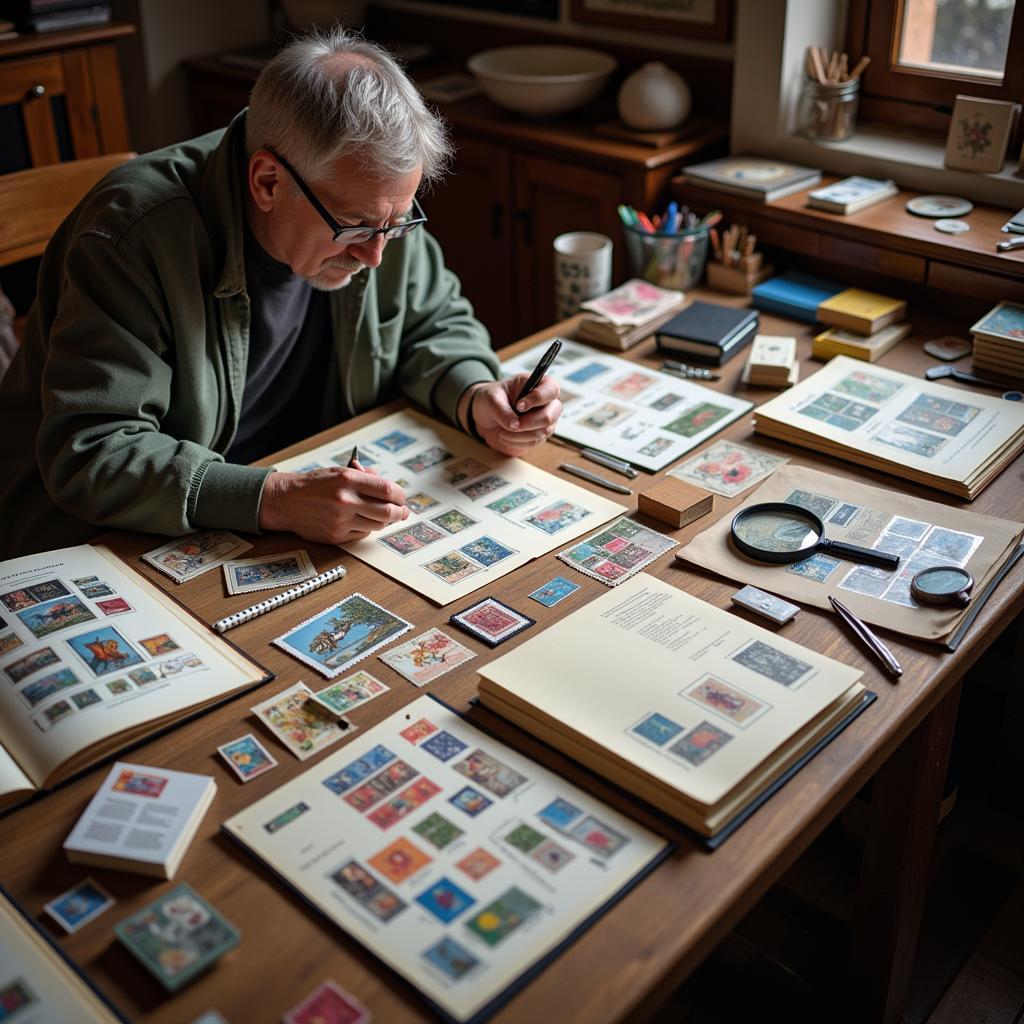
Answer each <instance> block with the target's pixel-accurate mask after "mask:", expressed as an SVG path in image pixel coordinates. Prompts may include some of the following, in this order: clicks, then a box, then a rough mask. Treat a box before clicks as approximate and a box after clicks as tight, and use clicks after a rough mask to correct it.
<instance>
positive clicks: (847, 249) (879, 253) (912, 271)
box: [821, 235, 927, 284]
mask: <svg viewBox="0 0 1024 1024" xmlns="http://www.w3.org/2000/svg"><path fill="white" fill-rule="evenodd" d="M821 257H822V259H827V260H831V261H833V262H835V263H842V264H844V265H845V266H848V267H859V268H860V269H861V270H873V271H875V272H876V273H879V274H885V275H886V276H887V277H896V278H899V279H900V280H901V281H912V282H914V284H924V282H925V278H926V277H927V261H926V260H925V259H924V258H923V257H921V256H912V255H910V254H909V253H905V252H896V251H895V250H893V249H882V248H879V247H878V246H875V245H864V244H862V243H861V242H850V241H847V240H846V239H844V238H833V237H832V236H830V235H823V236H822V239H821Z"/></svg>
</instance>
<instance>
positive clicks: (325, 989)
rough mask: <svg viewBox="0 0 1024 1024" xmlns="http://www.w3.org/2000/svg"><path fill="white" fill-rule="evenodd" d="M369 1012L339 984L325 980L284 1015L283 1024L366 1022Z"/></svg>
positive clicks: (355, 1023) (361, 1023) (364, 1023)
mask: <svg viewBox="0 0 1024 1024" xmlns="http://www.w3.org/2000/svg"><path fill="white" fill-rule="evenodd" d="M369 1020H370V1012H369V1010H367V1009H366V1007H365V1006H363V1004H362V1003H360V1002H359V1000H358V999H356V998H355V997H354V996H350V995H349V994H348V993H347V992H346V991H345V990H344V989H343V988H342V987H341V986H340V985H337V984H335V983H334V982H333V981H325V982H324V983H323V984H322V985H318V986H317V987H316V988H315V989H313V992H312V993H311V994H310V995H308V996H306V998H305V999H303V1000H302V1002H301V1003H298V1004H297V1005H296V1006H293V1007H292V1008H291V1009H290V1010H289V1011H288V1012H287V1013H286V1014H285V1015H284V1024H368V1022H369Z"/></svg>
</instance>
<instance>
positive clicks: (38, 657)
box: [2, 634, 60, 683]
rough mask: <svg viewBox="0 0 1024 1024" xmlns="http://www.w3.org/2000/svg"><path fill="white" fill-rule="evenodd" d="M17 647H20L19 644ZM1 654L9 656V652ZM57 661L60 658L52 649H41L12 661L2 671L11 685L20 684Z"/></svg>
mask: <svg viewBox="0 0 1024 1024" xmlns="http://www.w3.org/2000/svg"><path fill="white" fill-rule="evenodd" d="M12 635H13V634H12ZM18 646H19V647H20V646H21V644H20V642H19V644H18ZM14 649H15V648H13V647H12V648H11V650H14ZM2 653H4V654H9V653H10V651H3V652H2ZM58 661H60V658H59V657H58V656H57V654H56V652H55V651H54V649H53V648H52V647H41V648H40V649H39V650H36V651H32V652H30V653H29V654H26V655H24V656H23V657H21V658H18V660H17V661H12V662H11V663H10V664H9V665H8V666H7V667H6V668H5V669H4V672H6V673H7V676H8V678H9V679H10V680H11V682H12V683H20V682H23V681H24V680H25V679H27V678H28V677H29V676H30V675H32V673H33V672H38V671H39V670H40V669H42V668H46V667H47V666H48V665H56V664H57V662H58Z"/></svg>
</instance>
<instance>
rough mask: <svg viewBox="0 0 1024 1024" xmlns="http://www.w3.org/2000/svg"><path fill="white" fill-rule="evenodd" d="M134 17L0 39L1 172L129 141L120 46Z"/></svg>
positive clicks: (115, 148)
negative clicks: (128, 21) (117, 43)
mask: <svg viewBox="0 0 1024 1024" xmlns="http://www.w3.org/2000/svg"><path fill="white" fill-rule="evenodd" d="M134 31H135V27H134V26H133V25H119V24H111V25H104V26H102V27H101V28H90V29H78V30H74V31H68V32H51V33H46V34H44V35H34V34H26V35H21V36H18V37H17V38H15V39H10V40H4V41H2V42H0V133H2V134H3V136H4V145H3V147H0V149H2V155H0V173H6V172H9V171H17V170H23V169H25V168H27V167H41V166H44V165H46V164H55V163H59V162H61V161H62V160H75V159H81V158H83V157H92V156H102V155H103V154H105V153H116V152H121V151H124V150H127V149H129V148H130V146H129V143H128V125H127V121H126V119H125V111H124V95H123V93H122V91H121V75H120V71H119V68H118V60H117V50H116V48H115V44H114V42H113V40H115V39H116V38H118V37H119V36H124V35H129V34H131V33H133V32H134Z"/></svg>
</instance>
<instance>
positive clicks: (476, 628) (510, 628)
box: [448, 597, 537, 647]
mask: <svg viewBox="0 0 1024 1024" xmlns="http://www.w3.org/2000/svg"><path fill="white" fill-rule="evenodd" d="M448 621H449V622H450V623H451V624H452V625H453V626H457V627H458V628H459V629H461V630H463V631H465V632H466V633H468V634H469V635H470V636H472V637H475V638H476V639H477V640H480V641H481V642H483V643H485V644H487V646H488V647H497V646H498V644H502V643H504V642H505V641H506V640H511V639H512V637H514V636H518V635H519V634H520V633H522V632H523V630H524V629H529V628H530V626H532V625H533V624H534V623H535V622H536V621H537V620H536V619H531V618H530V617H529V616H528V615H523V613H522V612H517V611H516V610H515V609H514V608H510V607H509V606H508V605H507V604H505V603H504V602H502V601H499V600H497V598H494V597H485V598H484V599H483V600H482V601H477V603H476V604H473V605H470V606H469V607H468V608H463V610H462V611H461V612H456V613H455V614H454V615H453V616H452V617H451V618H450V619H449V620H448Z"/></svg>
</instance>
